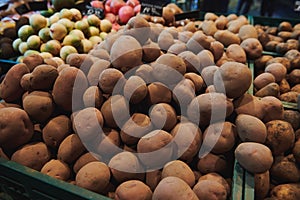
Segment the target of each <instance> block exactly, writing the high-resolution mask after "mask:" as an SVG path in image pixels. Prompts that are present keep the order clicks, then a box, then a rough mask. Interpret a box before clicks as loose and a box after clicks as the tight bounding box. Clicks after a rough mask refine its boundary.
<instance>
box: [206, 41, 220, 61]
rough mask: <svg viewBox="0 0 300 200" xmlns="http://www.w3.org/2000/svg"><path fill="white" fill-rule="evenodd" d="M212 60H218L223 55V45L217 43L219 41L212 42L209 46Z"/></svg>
mask: <svg viewBox="0 0 300 200" xmlns="http://www.w3.org/2000/svg"><path fill="white" fill-rule="evenodd" d="M209 50H210V51H211V52H212V54H213V56H214V58H215V61H217V60H219V59H220V58H221V57H222V55H223V53H224V45H223V44H222V43H221V42H219V41H213V42H212V43H211V44H210V49H209Z"/></svg>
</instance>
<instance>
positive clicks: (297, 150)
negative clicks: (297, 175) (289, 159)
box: [292, 138, 300, 164]
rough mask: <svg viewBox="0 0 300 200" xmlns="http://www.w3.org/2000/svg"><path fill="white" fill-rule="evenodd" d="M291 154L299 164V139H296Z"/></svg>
mask: <svg viewBox="0 0 300 200" xmlns="http://www.w3.org/2000/svg"><path fill="white" fill-rule="evenodd" d="M292 153H293V155H294V158H295V160H296V162H297V163H298V164H299V163H300V139H299V138H297V139H296V142H295V144H294V147H293V150H292Z"/></svg>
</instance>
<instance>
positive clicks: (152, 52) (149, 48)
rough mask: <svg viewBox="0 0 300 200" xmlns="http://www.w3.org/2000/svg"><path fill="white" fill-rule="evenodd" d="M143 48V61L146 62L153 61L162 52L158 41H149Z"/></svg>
mask: <svg viewBox="0 0 300 200" xmlns="http://www.w3.org/2000/svg"><path fill="white" fill-rule="evenodd" d="M142 48H143V61H144V62H153V61H155V60H156V59H157V58H158V57H159V56H160V54H161V50H160V48H159V46H158V44H157V43H154V42H147V43H146V44H144V45H143V46H142Z"/></svg>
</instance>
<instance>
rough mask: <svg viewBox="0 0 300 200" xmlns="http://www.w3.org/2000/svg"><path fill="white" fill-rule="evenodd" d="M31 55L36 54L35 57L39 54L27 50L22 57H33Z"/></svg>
mask: <svg viewBox="0 0 300 200" xmlns="http://www.w3.org/2000/svg"><path fill="white" fill-rule="evenodd" d="M33 54H36V55H39V54H40V52H38V51H36V50H31V49H29V50H27V51H26V52H25V53H24V57H27V56H30V55H33Z"/></svg>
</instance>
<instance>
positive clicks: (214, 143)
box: [202, 122, 236, 154]
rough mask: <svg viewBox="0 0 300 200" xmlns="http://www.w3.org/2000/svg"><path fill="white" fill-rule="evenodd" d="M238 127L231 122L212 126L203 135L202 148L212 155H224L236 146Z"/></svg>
mask: <svg viewBox="0 0 300 200" xmlns="http://www.w3.org/2000/svg"><path fill="white" fill-rule="evenodd" d="M235 137H236V127H235V125H234V124H232V123H230V122H217V123H213V124H210V125H209V126H208V127H207V128H206V130H205V131H204V133H203V141H204V143H203V144H202V146H203V147H204V148H206V149H207V150H210V149H211V152H212V153H215V154H222V153H226V152H228V151H229V150H231V149H232V148H233V146H234V144H235Z"/></svg>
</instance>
